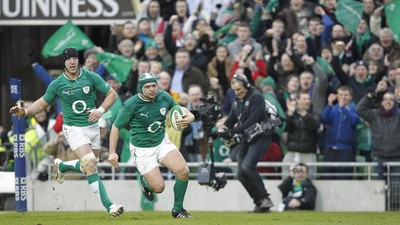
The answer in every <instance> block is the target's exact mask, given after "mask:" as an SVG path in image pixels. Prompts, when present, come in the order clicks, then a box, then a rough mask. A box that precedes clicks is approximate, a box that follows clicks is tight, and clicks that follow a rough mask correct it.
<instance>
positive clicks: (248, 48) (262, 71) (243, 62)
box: [231, 44, 267, 86]
mask: <svg viewBox="0 0 400 225" xmlns="http://www.w3.org/2000/svg"><path fill="white" fill-rule="evenodd" d="M266 67H267V65H266V64H265V61H264V59H263V58H262V55H261V54H260V53H256V52H255V50H254V47H253V46H252V45H250V44H245V45H244V46H243V48H242V50H241V51H240V53H239V54H236V55H235V61H234V63H233V65H232V71H236V70H237V69H238V68H242V69H243V70H244V72H243V73H244V75H246V77H247V80H249V82H250V84H252V85H255V84H257V86H258V84H259V83H260V82H261V80H262V79H263V78H264V77H266V76H267V74H266ZM233 75H234V73H232V74H231V78H232V76H233Z"/></svg>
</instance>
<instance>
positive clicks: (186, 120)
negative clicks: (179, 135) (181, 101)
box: [176, 106, 194, 127]
mask: <svg viewBox="0 0 400 225" xmlns="http://www.w3.org/2000/svg"><path fill="white" fill-rule="evenodd" d="M181 108H182V109H183V112H184V114H183V115H182V119H181V120H177V121H176V122H177V123H178V124H179V125H180V126H182V127H187V126H188V125H189V124H190V123H191V122H193V120H194V115H193V113H191V112H190V111H189V109H187V108H186V107H183V106H182V107H181Z"/></svg>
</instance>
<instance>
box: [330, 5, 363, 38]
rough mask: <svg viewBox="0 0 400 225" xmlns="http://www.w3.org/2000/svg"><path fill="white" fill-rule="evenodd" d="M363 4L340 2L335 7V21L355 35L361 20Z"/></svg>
mask: <svg viewBox="0 0 400 225" xmlns="http://www.w3.org/2000/svg"><path fill="white" fill-rule="evenodd" d="M363 11H364V4H363V3H361V2H357V1H354V0H340V1H339V2H338V4H337V6H336V11H335V15H336V18H337V20H338V21H339V22H340V23H341V24H342V25H343V26H344V27H345V28H346V29H347V30H349V31H350V32H351V33H353V35H355V34H356V33H357V27H358V24H359V23H360V20H361V18H362V13H363Z"/></svg>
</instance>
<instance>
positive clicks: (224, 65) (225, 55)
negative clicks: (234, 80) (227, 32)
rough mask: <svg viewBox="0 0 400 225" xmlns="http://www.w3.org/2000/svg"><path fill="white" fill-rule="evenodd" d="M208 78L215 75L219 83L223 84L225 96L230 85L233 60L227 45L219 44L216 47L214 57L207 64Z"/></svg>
mask: <svg viewBox="0 0 400 225" xmlns="http://www.w3.org/2000/svg"><path fill="white" fill-rule="evenodd" d="M207 68H208V69H207V74H208V78H209V79H210V78H211V77H215V78H217V79H218V82H219V85H220V86H221V89H222V92H223V96H225V95H226V92H227V90H228V88H229V87H230V85H229V77H230V75H231V73H232V61H231V59H230V57H229V52H228V49H227V48H226V46H224V45H219V46H218V47H217V49H216V52H215V56H214V58H213V59H212V60H211V61H210V62H209V63H208V66H207Z"/></svg>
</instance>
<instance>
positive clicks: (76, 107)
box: [72, 100, 86, 114]
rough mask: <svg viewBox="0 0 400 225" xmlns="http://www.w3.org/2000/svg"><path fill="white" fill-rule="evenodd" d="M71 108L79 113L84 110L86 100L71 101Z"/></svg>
mask: <svg viewBox="0 0 400 225" xmlns="http://www.w3.org/2000/svg"><path fill="white" fill-rule="evenodd" d="M72 110H73V111H74V112H75V113H77V114H81V113H83V112H85V111H86V102H85V101H83V100H77V101H74V103H72Z"/></svg>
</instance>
